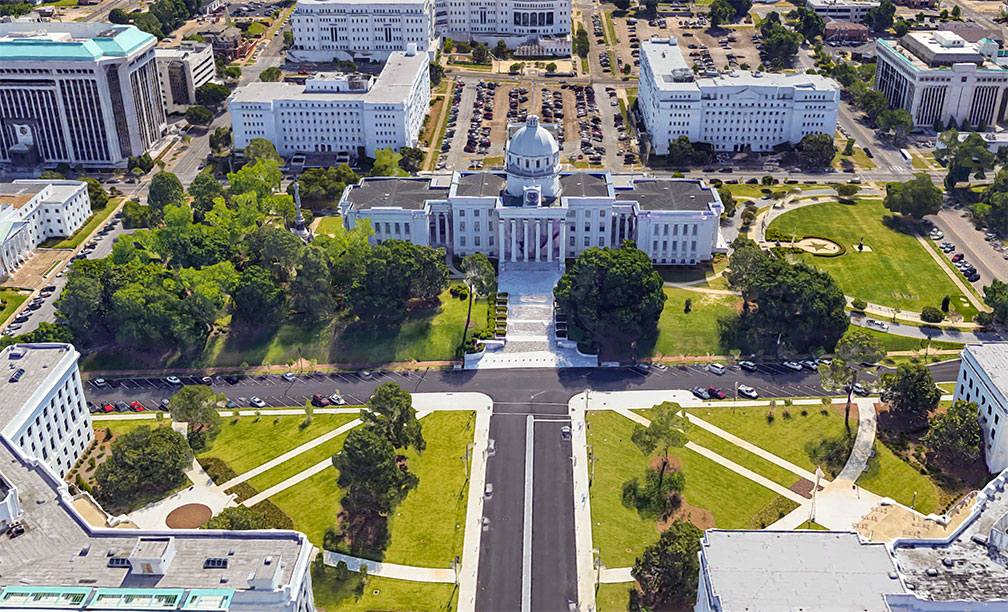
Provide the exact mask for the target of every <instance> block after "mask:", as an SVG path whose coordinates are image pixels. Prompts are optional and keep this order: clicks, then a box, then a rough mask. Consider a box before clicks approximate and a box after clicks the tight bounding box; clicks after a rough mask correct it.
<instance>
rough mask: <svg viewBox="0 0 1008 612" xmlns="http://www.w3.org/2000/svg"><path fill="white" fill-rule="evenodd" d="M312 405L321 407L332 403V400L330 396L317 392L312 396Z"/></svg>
mask: <svg viewBox="0 0 1008 612" xmlns="http://www.w3.org/2000/svg"><path fill="white" fill-rule="evenodd" d="M311 403H312V406H317V407H319V408H322V407H325V406H330V405H332V400H330V399H329V398H328V397H326V396H324V395H322V394H321V393H316V394H315V395H313V396H312V398H311Z"/></svg>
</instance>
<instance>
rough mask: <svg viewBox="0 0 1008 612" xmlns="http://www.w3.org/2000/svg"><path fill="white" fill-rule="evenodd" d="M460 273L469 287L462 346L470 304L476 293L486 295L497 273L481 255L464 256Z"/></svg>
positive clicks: (467, 329) (470, 308) (467, 323)
mask: <svg viewBox="0 0 1008 612" xmlns="http://www.w3.org/2000/svg"><path fill="white" fill-rule="evenodd" d="M462 272H464V273H465V284H466V286H467V287H469V306H468V308H467V309H466V323H465V327H463V328H462V345H463V346H465V343H466V333H467V332H468V331H469V321H470V319H471V318H472V303H473V299H475V296H476V294H477V293H479V294H481V295H486V294H487V293H489V292H490V289H491V288H493V285H494V282H495V281H496V277H497V273H496V271H495V270H494V267H493V264H491V263H490V260H489V259H487V257H486V255H484V254H483V253H475V254H473V255H466V256H465V257H463V258H462Z"/></svg>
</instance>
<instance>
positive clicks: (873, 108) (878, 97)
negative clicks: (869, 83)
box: [857, 89, 889, 121]
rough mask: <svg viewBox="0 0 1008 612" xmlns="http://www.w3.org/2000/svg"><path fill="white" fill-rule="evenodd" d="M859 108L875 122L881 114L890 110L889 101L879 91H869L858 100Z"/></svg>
mask: <svg viewBox="0 0 1008 612" xmlns="http://www.w3.org/2000/svg"><path fill="white" fill-rule="evenodd" d="M857 105H858V108H860V109H861V110H863V111H864V112H865V114H866V115H868V117H869V118H870V119H871V120H872V121H874V120H875V118H876V117H878V116H879V114H880V113H882V112H883V111H885V110H887V109H888V108H889V100H887V99H886V97H885V94H883V93H882V92H881V91H878V90H877V89H869V90H867V91H866V92H865V93H864V94H862V95H861V96H860V97H858V99H857Z"/></svg>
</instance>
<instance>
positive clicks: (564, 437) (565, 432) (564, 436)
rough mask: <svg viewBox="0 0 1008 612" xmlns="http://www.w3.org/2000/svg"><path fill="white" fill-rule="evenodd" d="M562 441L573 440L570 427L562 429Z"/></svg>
mask: <svg viewBox="0 0 1008 612" xmlns="http://www.w3.org/2000/svg"><path fill="white" fill-rule="evenodd" d="M560 439H561V440H570V439H571V428H570V425H564V426H563V427H561V428H560Z"/></svg>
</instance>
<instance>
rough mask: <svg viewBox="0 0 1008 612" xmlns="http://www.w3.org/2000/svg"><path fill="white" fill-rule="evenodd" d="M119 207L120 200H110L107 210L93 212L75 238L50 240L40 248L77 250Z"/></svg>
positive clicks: (100, 209)
mask: <svg viewBox="0 0 1008 612" xmlns="http://www.w3.org/2000/svg"><path fill="white" fill-rule="evenodd" d="M118 205H119V198H109V199H108V202H106V203H105V208H97V209H92V210H91V216H90V217H88V220H87V221H85V222H84V225H82V226H80V228H78V229H77V231H76V232H74V234H73V236H70V237H69V238H50V239H48V240H46V241H44V242H43V243H42V244H41V245H39V246H40V247H42V248H46V249H76V248H77V247H79V246H80V245H81V243H82V242H84V241H85V240H87V239H88V237H89V236H90V235H91V232H93V231H95V228H97V227H98V226H99V225H101V224H102V223H104V222H105V220H106V219H108V216H109V215H111V214H112V211H114V210H115V209H116V206H118Z"/></svg>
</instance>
